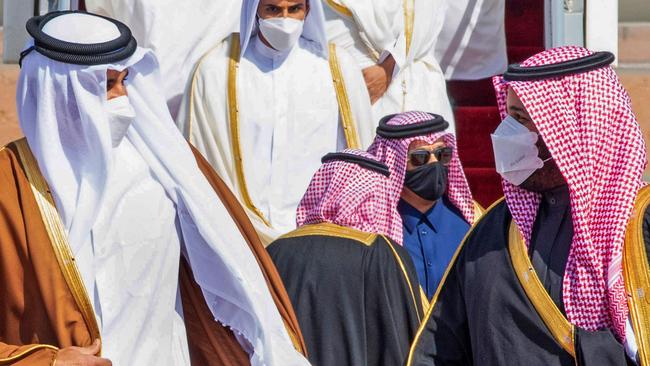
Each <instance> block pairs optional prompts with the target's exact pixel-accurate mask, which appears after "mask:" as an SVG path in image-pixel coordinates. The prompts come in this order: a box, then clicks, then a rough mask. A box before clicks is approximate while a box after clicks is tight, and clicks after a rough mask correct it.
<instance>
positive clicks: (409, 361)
mask: <svg viewBox="0 0 650 366" xmlns="http://www.w3.org/2000/svg"><path fill="white" fill-rule="evenodd" d="M503 200H504V198H503V197H501V198H499V199H498V200H496V201H494V203H492V205H490V207H488V208H487V210H485V213H484V214H483V215H482V216H481V217H479V218H478V219H475V220H474V224H473V225H472V227H470V228H469V230H468V231H467V233H466V234H465V237H464V238H463V240H462V241H461V242H460V245H458V248H457V249H456V252H455V253H454V256H453V257H452V258H451V261H450V262H449V265H448V266H447V269H446V270H445V274H444V275H443V276H442V279H441V280H440V284H439V285H438V288H437V289H436V293H435V294H434V295H433V298H432V299H431V301H430V302H429V310H428V311H427V314H426V315H425V316H424V320H423V321H422V323H421V324H420V328H418V332H417V333H416V334H415V338H413V343H411V349H410V350H409V357H408V359H407V360H406V366H410V365H412V363H413V352H415V347H416V346H417V344H418V340H419V339H420V336H422V332H424V328H426V325H427V322H428V321H429V318H430V317H431V314H432V313H433V309H434V308H435V307H436V306H435V305H436V302H437V301H438V296H439V295H440V291H441V290H442V286H443V284H444V283H445V281H446V280H447V276H449V272H451V268H452V267H453V266H454V263H456V259H458V255H459V254H460V251H461V250H462V249H463V246H464V245H465V241H467V238H469V236H470V234H471V233H472V231H474V228H475V227H476V225H478V223H479V222H481V220H483V218H484V217H486V216H487V214H488V212H490V211H491V210H492V209H493V208H494V207H496V206H497V205H498V204H499V203H501V201H503Z"/></svg>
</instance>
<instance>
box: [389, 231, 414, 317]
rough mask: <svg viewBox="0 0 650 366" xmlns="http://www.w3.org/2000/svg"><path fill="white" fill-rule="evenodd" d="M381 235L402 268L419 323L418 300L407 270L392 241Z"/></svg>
mask: <svg viewBox="0 0 650 366" xmlns="http://www.w3.org/2000/svg"><path fill="white" fill-rule="evenodd" d="M381 237H382V238H384V240H385V241H386V244H388V247H389V248H390V250H391V251H392V252H393V256H395V260H396V261H397V264H399V268H400V269H401V270H402V274H403V275H404V279H406V284H407V285H408V287H409V292H410V293H411V300H412V301H413V307H414V308H415V315H417V317H418V323H421V322H422V317H421V316H420V312H419V311H418V301H417V300H416V297H415V293H414V292H413V286H412V285H411V280H410V279H409V275H408V272H406V267H405V266H404V262H402V258H400V256H399V254H397V251H396V250H395V247H393V243H391V242H390V240H388V238H387V237H386V236H384V235H382V236H381Z"/></svg>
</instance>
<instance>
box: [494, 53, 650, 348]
mask: <svg viewBox="0 0 650 366" xmlns="http://www.w3.org/2000/svg"><path fill="white" fill-rule="evenodd" d="M591 53H592V52H591V51H589V50H587V49H585V48H582V47H560V48H554V49H550V50H547V51H544V52H541V53H539V54H537V55H534V56H532V57H531V58H529V59H527V60H526V61H524V62H523V63H522V66H524V67H525V66H539V65H548V64H553V63H557V62H563V61H568V60H572V59H576V58H579V57H584V56H587V55H590V54H591ZM493 82H494V86H495V90H496V94H497V100H498V104H499V109H500V112H501V117H502V118H505V116H506V93H507V88H508V86H509V87H511V88H512V89H513V90H514V91H515V93H516V94H517V96H518V97H519V98H520V99H521V101H522V102H523V104H524V106H525V107H526V109H527V110H528V113H529V114H530V116H531V117H532V120H533V122H534V123H535V126H536V127H537V128H538V129H539V133H540V135H541V136H542V139H543V140H544V142H545V143H546V145H547V146H548V149H549V151H550V152H551V155H552V156H553V159H555V162H556V163H557V166H558V167H559V169H560V172H561V173H562V175H563V176H564V178H565V179H566V181H567V183H568V186H569V191H570V196H571V210H572V216H573V227H574V237H573V243H572V245H571V250H570V252H569V259H568V262H567V267H566V272H565V275H564V282H563V283H564V293H563V299H564V306H565V308H566V312H567V317H568V319H569V321H570V322H571V323H573V324H575V325H577V326H579V327H582V328H584V329H587V330H597V329H602V328H605V327H607V328H610V329H612V330H613V331H614V333H615V334H616V335H617V336H618V338H619V339H621V340H622V339H624V338H625V321H626V319H627V317H628V309H627V301H626V294H625V287H624V283H623V276H622V265H621V260H622V251H623V240H624V234H625V228H626V225H627V222H628V219H629V218H630V215H631V212H632V208H633V206H634V201H635V198H636V195H637V192H638V191H639V189H640V188H641V187H642V185H643V183H642V175H643V170H644V168H645V165H646V157H645V156H646V153H645V145H644V141H643V137H642V134H641V131H640V129H639V125H638V123H637V121H636V118H635V116H634V113H633V112H632V108H631V106H630V98H629V96H628V94H627V92H626V91H625V89H623V86H622V85H621V84H620V82H619V80H618V77H617V76H616V73H615V72H614V70H613V69H612V68H611V67H609V66H608V67H604V68H600V69H597V70H593V71H589V72H586V73H582V74H577V75H571V76H565V77H560V78H552V79H546V80H539V81H512V82H505V81H504V80H503V79H502V78H501V77H495V78H494V80H493ZM502 184H503V191H504V193H505V198H506V202H507V204H508V207H509V209H510V211H511V212H512V215H513V218H514V220H515V222H516V223H517V225H518V226H519V228H520V229H521V231H522V234H523V236H524V238H525V240H526V243H527V244H528V243H529V242H530V236H531V232H532V228H533V223H534V221H535V217H536V215H537V210H538V207H539V203H540V194H538V193H533V192H528V191H525V190H523V189H521V188H519V187H516V186H513V185H512V184H510V183H508V182H507V181H505V180H503V181H502Z"/></svg>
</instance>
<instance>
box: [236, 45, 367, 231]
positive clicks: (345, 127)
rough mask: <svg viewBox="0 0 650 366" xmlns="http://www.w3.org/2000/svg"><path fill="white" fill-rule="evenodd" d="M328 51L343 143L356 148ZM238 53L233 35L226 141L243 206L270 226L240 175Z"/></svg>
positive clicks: (342, 88)
mask: <svg viewBox="0 0 650 366" xmlns="http://www.w3.org/2000/svg"><path fill="white" fill-rule="evenodd" d="M329 50H330V55H329V65H330V72H331V74H332V79H333V83H334V90H335V92H336V100H337V102H338V105H339V112H340V115H341V124H342V127H343V130H344V131H345V140H346V142H347V145H348V147H349V148H359V146H360V145H359V140H358V135H357V131H356V127H355V123H354V120H353V118H352V108H351V106H350V100H349V99H348V94H347V91H346V89H345V81H344V79H343V73H342V72H341V68H340V65H339V62H338V58H337V57H336V49H335V46H334V45H333V44H330V46H329ZM240 53H241V49H240V44H239V33H233V34H232V36H231V41H230V61H229V64H228V118H229V120H230V140H231V143H232V152H233V158H234V163H235V173H236V174H237V182H238V184H239V191H240V192H241V196H242V200H243V201H244V205H245V206H246V207H247V208H248V209H249V210H251V211H253V212H254V213H255V215H257V216H258V217H259V218H260V219H261V220H262V221H263V222H264V224H265V225H266V226H269V227H271V224H270V222H269V221H268V219H267V218H266V217H265V216H264V213H262V211H261V210H260V209H258V208H257V207H256V206H255V204H254V203H253V200H252V199H251V196H250V194H249V191H248V187H247V185H246V177H245V176H244V163H243V157H242V153H241V146H240V143H239V141H240V138H239V103H238V101H237V71H238V69H239V60H240V56H241V55H240Z"/></svg>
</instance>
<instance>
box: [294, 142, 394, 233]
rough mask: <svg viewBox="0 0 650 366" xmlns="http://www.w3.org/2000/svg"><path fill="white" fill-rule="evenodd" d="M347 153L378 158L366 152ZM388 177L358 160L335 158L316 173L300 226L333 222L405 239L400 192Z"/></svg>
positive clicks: (300, 210)
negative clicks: (363, 165) (392, 188)
mask: <svg viewBox="0 0 650 366" xmlns="http://www.w3.org/2000/svg"><path fill="white" fill-rule="evenodd" d="M343 152H344V153H347V154H354V155H359V156H362V157H365V158H368V159H372V160H375V161H379V160H378V159H377V158H376V157H375V156H373V155H372V154H369V153H367V152H365V151H360V150H354V149H346V150H344V151H343ZM388 182H389V178H388V177H386V176H384V175H382V174H380V173H378V172H376V171H373V170H369V169H367V168H364V167H361V166H359V165H358V164H356V163H352V162H347V161H341V160H333V161H329V162H326V163H325V164H323V165H322V166H321V167H320V168H319V169H318V171H316V173H315V174H314V176H313V177H312V179H311V183H309V187H308V188H307V192H306V193H305V195H304V196H303V197H302V201H300V205H299V206H298V211H297V213H296V222H297V224H298V226H302V225H307V224H317V223H321V222H331V223H333V224H337V225H341V226H346V227H351V228H354V229H357V230H361V231H365V232H369V233H375V234H382V235H386V236H388V237H389V238H391V239H392V240H393V241H395V242H398V243H401V242H402V219H401V217H400V215H399V213H398V212H397V203H398V201H399V195H400V193H399V192H395V191H392V190H390V189H388Z"/></svg>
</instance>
